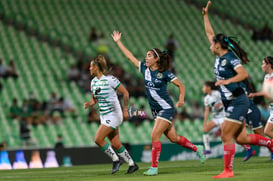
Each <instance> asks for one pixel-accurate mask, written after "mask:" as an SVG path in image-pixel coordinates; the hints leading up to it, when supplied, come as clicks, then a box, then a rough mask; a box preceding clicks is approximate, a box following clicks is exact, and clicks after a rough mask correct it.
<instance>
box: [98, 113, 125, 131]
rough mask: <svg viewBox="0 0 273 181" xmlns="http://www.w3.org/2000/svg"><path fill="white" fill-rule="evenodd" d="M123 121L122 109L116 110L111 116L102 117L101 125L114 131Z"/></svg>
mask: <svg viewBox="0 0 273 181" xmlns="http://www.w3.org/2000/svg"><path fill="white" fill-rule="evenodd" d="M122 121H123V115H122V111H121V109H115V111H113V112H111V113H109V114H106V115H100V123H101V124H103V125H105V126H108V127H111V128H113V129H116V128H117V127H118V126H119V125H121V123H122Z"/></svg>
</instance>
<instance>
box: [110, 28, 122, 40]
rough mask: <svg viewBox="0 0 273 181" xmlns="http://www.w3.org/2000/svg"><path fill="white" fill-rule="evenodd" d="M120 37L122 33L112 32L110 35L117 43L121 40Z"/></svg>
mask: <svg viewBox="0 0 273 181" xmlns="http://www.w3.org/2000/svg"><path fill="white" fill-rule="evenodd" d="M121 35H122V33H120V32H119V31H116V30H115V31H114V32H113V34H112V38H113V40H114V41H115V42H118V41H119V40H120V39H121Z"/></svg>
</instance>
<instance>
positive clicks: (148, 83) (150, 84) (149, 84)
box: [147, 82, 155, 87]
mask: <svg viewBox="0 0 273 181" xmlns="http://www.w3.org/2000/svg"><path fill="white" fill-rule="evenodd" d="M147 86H148V87H154V86H155V85H154V83H152V82H147Z"/></svg>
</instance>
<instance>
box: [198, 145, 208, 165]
mask: <svg viewBox="0 0 273 181" xmlns="http://www.w3.org/2000/svg"><path fill="white" fill-rule="evenodd" d="M196 147H197V150H196V154H197V156H198V157H199V159H200V162H201V163H202V164H203V163H205V159H206V158H205V155H204V147H203V146H202V145H197V146H196Z"/></svg>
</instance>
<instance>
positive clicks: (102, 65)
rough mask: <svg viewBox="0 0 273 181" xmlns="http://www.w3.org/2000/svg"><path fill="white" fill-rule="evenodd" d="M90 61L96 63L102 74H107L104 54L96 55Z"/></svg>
mask: <svg viewBox="0 0 273 181" xmlns="http://www.w3.org/2000/svg"><path fill="white" fill-rule="evenodd" d="M91 61H92V62H93V64H94V65H96V66H97V67H98V68H99V70H100V71H101V72H102V73H103V74H108V68H107V62H106V60H105V58H104V56H102V55H99V56H98V57H96V58H94V59H93V60H91Z"/></svg>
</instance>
